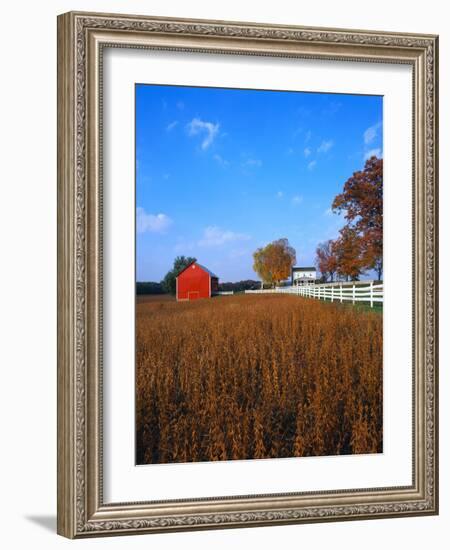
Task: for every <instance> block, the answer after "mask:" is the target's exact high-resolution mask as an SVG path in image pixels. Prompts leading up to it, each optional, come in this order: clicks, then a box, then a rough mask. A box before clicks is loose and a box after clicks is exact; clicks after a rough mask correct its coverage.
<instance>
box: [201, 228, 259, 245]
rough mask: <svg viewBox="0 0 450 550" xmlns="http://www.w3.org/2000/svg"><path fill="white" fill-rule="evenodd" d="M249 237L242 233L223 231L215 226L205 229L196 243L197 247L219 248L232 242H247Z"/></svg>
mask: <svg viewBox="0 0 450 550" xmlns="http://www.w3.org/2000/svg"><path fill="white" fill-rule="evenodd" d="M249 239H250V237H249V236H248V235H244V234H243V233H235V232H234V231H229V230H224V229H221V228H220V227H217V226H216V225H210V226H208V227H206V228H205V230H204V232H203V237H202V238H201V239H200V241H198V244H199V246H220V245H222V244H225V243H229V242H233V241H248V240H249Z"/></svg>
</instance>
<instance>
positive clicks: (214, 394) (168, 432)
mask: <svg viewBox="0 0 450 550" xmlns="http://www.w3.org/2000/svg"><path fill="white" fill-rule="evenodd" d="M136 316H137V319H136V333H137V334H136V347H137V351H136V435H137V438H136V439H137V448H136V454H137V463H138V464H150V463H166V462H192V461H211V460H231V459H250V458H275V457H276V458H282V457H292V456H319V455H339V454H359V453H377V452H382V445H383V437H382V436H383V430H382V427H383V424H382V397H383V396H382V387H383V384H382V315H380V313H374V312H370V311H369V312H366V311H361V310H358V309H356V308H354V307H352V306H346V307H344V306H341V305H339V304H330V303H323V302H319V301H317V300H313V299H308V298H300V297H297V296H288V295H276V294H270V295H240V296H226V297H225V296H224V297H217V298H213V299H211V300H202V301H197V302H188V303H177V302H175V301H172V300H168V299H166V298H165V297H155V298H152V299H145V298H143V299H141V300H139V302H138V304H137V313H136Z"/></svg>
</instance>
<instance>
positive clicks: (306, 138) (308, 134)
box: [305, 130, 312, 143]
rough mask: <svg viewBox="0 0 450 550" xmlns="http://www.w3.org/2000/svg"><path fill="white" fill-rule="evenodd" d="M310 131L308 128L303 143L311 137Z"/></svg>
mask: <svg viewBox="0 0 450 550" xmlns="http://www.w3.org/2000/svg"><path fill="white" fill-rule="evenodd" d="M311 136H312V132H311V130H308V131H307V132H306V134H305V143H308V141H309V140H310V139H311Z"/></svg>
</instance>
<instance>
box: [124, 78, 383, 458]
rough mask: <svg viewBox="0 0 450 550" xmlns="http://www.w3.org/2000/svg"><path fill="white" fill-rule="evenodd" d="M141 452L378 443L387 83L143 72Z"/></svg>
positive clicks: (349, 450)
mask: <svg viewBox="0 0 450 550" xmlns="http://www.w3.org/2000/svg"><path fill="white" fill-rule="evenodd" d="M135 204H136V212H135V243H136V247H135V283H136V302H135V403H136V409H135V460H136V465H147V464H170V463H192V462H214V461H230V460H251V459H285V458H294V457H296V458H302V457H330V456H336V455H364V454H376V453H383V296H384V286H383V268H384V265H383V97H382V96H380V95H362V94H361V95H357V94H344V93H327V92H326V91H317V92H310V91H308V92H303V91H302V90H301V89H299V90H298V91H284V90H261V89H237V88H219V87H216V88H215V87H194V86H180V85H161V84H151V83H137V84H135Z"/></svg>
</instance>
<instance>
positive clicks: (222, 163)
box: [213, 155, 230, 166]
mask: <svg viewBox="0 0 450 550" xmlns="http://www.w3.org/2000/svg"><path fill="white" fill-rule="evenodd" d="M213 159H214V160H215V161H216V162H218V163H219V164H220V166H229V164H230V163H229V161H228V160H225V159H224V158H223V157H221V156H220V155H214V156H213Z"/></svg>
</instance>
